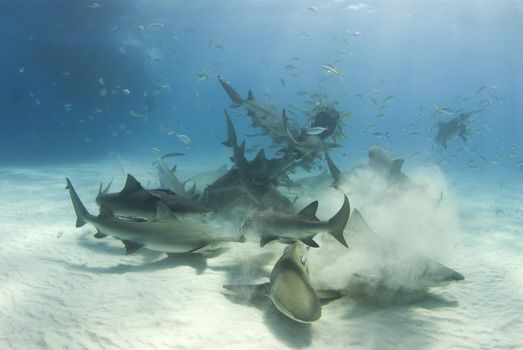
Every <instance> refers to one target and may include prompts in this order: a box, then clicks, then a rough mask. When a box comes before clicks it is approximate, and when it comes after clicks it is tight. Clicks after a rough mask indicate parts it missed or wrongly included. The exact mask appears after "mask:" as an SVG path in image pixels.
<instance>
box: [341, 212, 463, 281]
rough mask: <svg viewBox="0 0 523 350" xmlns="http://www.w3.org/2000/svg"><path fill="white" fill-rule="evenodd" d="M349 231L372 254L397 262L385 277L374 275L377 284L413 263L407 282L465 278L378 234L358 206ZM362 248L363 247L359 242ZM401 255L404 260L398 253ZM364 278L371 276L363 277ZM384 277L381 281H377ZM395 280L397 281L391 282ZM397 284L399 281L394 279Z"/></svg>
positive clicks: (384, 274) (386, 272)
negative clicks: (392, 272) (396, 270)
mask: <svg viewBox="0 0 523 350" xmlns="http://www.w3.org/2000/svg"><path fill="white" fill-rule="evenodd" d="M347 230H349V231H350V232H351V235H352V237H353V239H355V240H356V239H359V240H360V242H363V244H364V246H366V247H367V249H370V250H371V253H372V254H375V255H376V256H377V257H380V260H383V261H396V260H397V261H398V262H397V267H394V266H390V265H387V266H386V267H385V268H384V272H383V274H382V276H381V277H380V276H378V275H375V276H373V277H372V279H374V280H375V281H374V283H379V284H382V285H387V282H388V279H389V278H391V277H390V276H389V273H391V271H394V269H395V268H396V269H398V270H400V271H401V272H403V271H406V270H407V268H408V267H409V266H411V268H410V270H408V271H410V275H409V279H408V283H411V284H413V285H415V286H417V287H432V286H437V285H441V284H443V283H449V282H457V281H462V280H464V279H465V277H464V276H463V275H462V274H460V273H459V272H457V271H455V270H453V269H451V268H450V267H448V266H445V265H443V264H442V263H440V262H438V261H436V260H434V259H432V258H430V257H427V256H425V255H422V254H419V253H416V252H414V251H410V250H409V247H404V246H402V245H401V242H394V241H392V240H390V239H387V238H386V237H383V236H382V235H379V234H378V233H376V232H374V231H373V230H372V229H371V228H370V226H369V224H368V223H367V221H366V220H365V219H364V218H363V216H362V214H361V213H360V212H359V211H358V209H354V210H353V212H352V215H351V218H350V220H349V223H348V224H347ZM359 248H362V246H361V245H360V246H359ZM398 253H399V254H400V257H401V260H400V259H399V258H398V256H397V255H396V254H398ZM361 277H363V278H369V277H364V276H361ZM377 278H381V279H382V280H377V281H376V279H377ZM392 282H394V281H392ZM395 283H396V284H397V281H396V282H395Z"/></svg>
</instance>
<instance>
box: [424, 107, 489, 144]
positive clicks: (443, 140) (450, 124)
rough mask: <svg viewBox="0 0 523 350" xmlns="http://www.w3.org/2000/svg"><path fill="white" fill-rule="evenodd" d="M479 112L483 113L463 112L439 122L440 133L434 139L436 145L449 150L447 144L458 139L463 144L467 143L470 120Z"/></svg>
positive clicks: (476, 111) (475, 111)
mask: <svg viewBox="0 0 523 350" xmlns="http://www.w3.org/2000/svg"><path fill="white" fill-rule="evenodd" d="M479 112H481V110H474V111H471V112H463V113H460V114H459V115H458V116H456V117H454V118H452V119H450V120H447V121H445V122H439V123H438V124H437V126H438V132H437V134H436V136H435V137H434V143H435V144H436V145H438V146H441V147H443V148H444V149H447V143H448V142H449V141H452V140H453V139H455V138H457V137H460V138H461V139H462V140H463V142H467V138H468V126H469V123H470V119H471V118H472V117H473V116H474V115H475V114H477V113H479Z"/></svg>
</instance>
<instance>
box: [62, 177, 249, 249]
mask: <svg viewBox="0 0 523 350" xmlns="http://www.w3.org/2000/svg"><path fill="white" fill-rule="evenodd" d="M66 181H67V186H66V189H68V190H69V195H70V197H71V201H72V203H73V207H74V210H75V212H76V216H77V219H76V227H81V226H83V225H85V224H86V223H90V224H92V225H93V226H94V227H96V229H97V230H98V232H97V233H96V235H95V237H96V238H104V237H107V236H112V237H114V238H116V239H119V240H121V241H122V242H123V243H124V245H125V249H126V254H131V253H133V252H135V251H137V250H138V249H140V248H143V247H145V248H148V249H150V250H155V251H159V252H164V253H188V252H201V251H202V250H203V249H205V248H208V247H212V246H214V245H216V244H219V243H224V242H242V241H244V239H243V236H234V235H230V236H227V235H223V234H218V231H219V229H217V228H215V227H213V226H211V225H203V224H193V223H189V222H185V221H183V220H181V219H179V218H178V217H177V216H176V215H175V214H174V213H173V212H172V211H171V210H170V209H169V208H168V207H167V206H166V205H165V204H163V203H162V202H157V203H156V216H155V218H154V220H152V221H149V220H143V219H132V220H131V219H122V218H119V217H116V216H114V215H113V213H112V212H111V209H110V208H108V207H106V206H102V207H101V209H100V215H98V216H94V215H91V214H90V213H89V212H88V211H87V209H86V208H85V206H84V205H83V203H82V201H81V200H80V198H79V197H78V195H77V193H76V191H75V189H74V187H73V185H72V183H71V181H70V180H69V179H66Z"/></svg>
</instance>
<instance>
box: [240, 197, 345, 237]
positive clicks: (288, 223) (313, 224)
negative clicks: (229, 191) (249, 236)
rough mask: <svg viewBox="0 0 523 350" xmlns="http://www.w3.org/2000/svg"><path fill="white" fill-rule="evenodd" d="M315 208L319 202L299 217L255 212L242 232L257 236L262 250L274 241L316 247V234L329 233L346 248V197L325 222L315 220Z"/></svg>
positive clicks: (305, 209) (308, 207)
mask: <svg viewBox="0 0 523 350" xmlns="http://www.w3.org/2000/svg"><path fill="white" fill-rule="evenodd" d="M317 209H318V201H314V202H312V203H310V204H309V205H307V206H306V207H305V208H303V209H302V210H301V211H300V212H299V213H298V214H287V213H282V212H279V211H275V210H264V211H259V212H255V213H254V214H253V215H252V216H250V217H249V218H247V220H245V222H244V224H243V226H242V231H243V232H244V233H247V232H249V233H255V234H258V235H260V236H261V240H260V246H262V247H263V246H264V245H265V244H267V243H268V242H271V241H274V240H280V241H283V242H286V243H288V242H292V241H295V240H299V241H302V242H303V243H305V244H307V245H308V246H311V247H319V246H318V243H316V242H315V241H314V239H313V238H314V236H315V235H316V234H318V233H328V234H330V235H331V236H333V237H334V238H336V240H338V242H340V243H341V244H343V245H344V246H345V247H348V245H347V242H346V241H345V238H344V237H343V230H344V229H345V226H346V225H347V221H348V220H349V216H350V204H349V200H348V198H347V196H346V195H344V199H343V205H342V206H341V208H340V210H339V211H338V212H337V213H336V214H335V215H334V216H333V217H332V218H331V219H330V220H328V221H320V220H319V219H318V218H317V217H316V211H317Z"/></svg>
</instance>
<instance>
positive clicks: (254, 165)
mask: <svg viewBox="0 0 523 350" xmlns="http://www.w3.org/2000/svg"><path fill="white" fill-rule="evenodd" d="M225 117H226V121H227V140H226V141H224V142H222V144H223V145H225V146H227V147H231V148H232V149H233V156H232V158H231V160H232V161H233V162H234V164H235V168H234V169H233V171H235V173H236V176H237V179H238V181H239V183H240V185H241V187H242V189H243V190H244V191H245V193H247V195H248V196H249V198H250V199H251V200H252V201H253V202H254V203H256V204H257V206H259V207H260V208H263V209H266V208H274V209H277V210H283V211H285V212H290V211H292V203H291V202H290V200H289V199H288V198H287V197H285V196H284V195H283V194H281V193H280V192H279V191H278V189H277V188H276V186H274V184H273V182H272V180H273V179H274V178H275V177H277V176H278V175H280V173H281V172H283V169H286V165H281V164H280V163H279V162H277V163H278V166H277V167H276V166H274V165H276V163H270V161H269V160H268V159H267V158H266V157H265V153H264V152H263V151H260V152H259V153H258V155H257V156H256V158H255V159H254V160H252V161H248V160H247V159H246V158H245V141H243V142H242V143H241V145H240V146H238V144H237V142H238V141H237V135H236V130H235V128H234V125H233V123H232V120H231V117H230V116H229V114H228V113H227V111H225ZM269 165H271V167H269ZM271 168H272V169H273V170H275V169H278V170H277V172H274V171H273V172H272V175H271V170H270V169H271Z"/></svg>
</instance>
